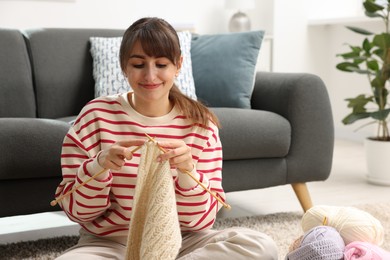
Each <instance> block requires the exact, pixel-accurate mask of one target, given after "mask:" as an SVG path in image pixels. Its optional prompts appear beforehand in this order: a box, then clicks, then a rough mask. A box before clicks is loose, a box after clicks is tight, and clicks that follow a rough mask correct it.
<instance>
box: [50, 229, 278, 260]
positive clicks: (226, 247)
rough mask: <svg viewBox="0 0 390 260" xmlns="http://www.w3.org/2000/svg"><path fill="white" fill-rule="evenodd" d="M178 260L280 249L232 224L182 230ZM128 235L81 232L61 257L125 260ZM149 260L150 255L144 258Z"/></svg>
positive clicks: (267, 254) (267, 259) (257, 255)
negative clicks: (116, 235) (102, 235)
mask: <svg viewBox="0 0 390 260" xmlns="http://www.w3.org/2000/svg"><path fill="white" fill-rule="evenodd" d="M182 237H183V242H182V247H181V249H180V253H179V255H178V257H177V259H178V260H195V259H196V260H203V259H204V260H206V259H207V260H209V259H212V260H229V259H234V260H240V259H242V260H250V259H256V260H277V259H278V249H277V246H276V244H275V242H274V241H273V240H272V239H271V238H270V237H269V236H267V235H265V234H263V233H260V232H257V231H254V230H251V229H247V228H229V229H225V230H206V231H200V232H188V233H183V235H182ZM126 239H127V238H121V239H115V240H114V239H108V238H103V237H96V236H92V235H89V234H86V233H85V232H80V240H79V242H78V244H77V245H75V246H74V247H72V248H70V249H68V250H67V251H66V252H65V253H64V254H63V255H61V256H59V257H58V258H57V259H58V260H74V259H77V260H89V259H91V260H98V259H118V260H124V258H125V256H126ZM145 260H147V259H145Z"/></svg>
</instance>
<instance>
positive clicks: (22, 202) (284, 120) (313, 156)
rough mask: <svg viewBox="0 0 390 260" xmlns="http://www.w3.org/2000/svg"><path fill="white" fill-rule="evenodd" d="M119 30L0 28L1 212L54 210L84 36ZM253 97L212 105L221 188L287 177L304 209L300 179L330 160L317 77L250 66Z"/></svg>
mask: <svg viewBox="0 0 390 260" xmlns="http://www.w3.org/2000/svg"><path fill="white" fill-rule="evenodd" d="M122 32H123V31H121V30H110V29H37V30H28V31H26V32H23V33H22V32H21V31H19V30H13V29H0V63H1V66H0V92H1V95H0V205H1V208H0V217H4V216H14V215H22V214H31V213H39V212H47V211H54V210H59V207H58V206H57V207H51V206H50V205H49V203H50V201H51V200H52V199H53V197H54V191H55V188H56V186H57V185H58V183H59V182H60V180H61V168H60V152H61V144H62V140H63V138H64V136H65V134H66V132H67V131H68V128H69V121H70V120H71V119H73V118H74V116H75V115H77V114H78V113H79V111H80V109H81V108H82V107H83V106H84V105H85V104H86V103H87V102H88V101H89V100H91V99H93V97H94V79H93V76H92V57H91V54H90V51H89V37H90V36H120V35H122ZM195 84H196V82H195ZM205 101H206V102H207V100H205ZM251 106H252V109H241V108H220V107H218V108H217V107H215V108H212V109H213V111H214V112H215V113H216V114H217V116H218V117H219V119H220V121H221V124H222V129H221V131H220V135H221V140H222V144H223V148H224V168H223V177H224V178H223V185H224V187H225V190H226V192H231V191H241V190H248V189H259V188H265V187H272V186H277V185H285V184H293V187H294V190H295V192H296V193H297V195H298V198H299V199H300V202H301V205H302V207H303V208H304V210H306V209H307V208H309V207H310V206H311V201H310V197H309V194H308V191H307V189H306V185H305V183H306V182H311V181H321V180H326V179H327V178H328V176H329V174H330V170H331V164H332V153H333V144H334V140H333V139H334V133H333V120H332V114H331V108H330V102H329V98H328V94H327V90H326V87H325V85H324V83H323V82H322V80H321V79H320V78H319V77H317V76H315V75H311V74H306V73H289V74H287V73H270V72H258V73H257V75H256V79H255V87H254V90H253V94H252V97H251ZM280 199H281V200H282V199H283V197H282V196H281V197H280Z"/></svg>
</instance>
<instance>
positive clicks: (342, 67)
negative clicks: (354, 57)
mask: <svg viewBox="0 0 390 260" xmlns="http://www.w3.org/2000/svg"><path fill="white" fill-rule="evenodd" d="M336 68H337V69H339V70H341V71H346V72H353V71H354V70H352V69H351V68H357V69H358V68H359V66H358V65H356V64H355V63H352V62H341V63H339V64H337V65H336Z"/></svg>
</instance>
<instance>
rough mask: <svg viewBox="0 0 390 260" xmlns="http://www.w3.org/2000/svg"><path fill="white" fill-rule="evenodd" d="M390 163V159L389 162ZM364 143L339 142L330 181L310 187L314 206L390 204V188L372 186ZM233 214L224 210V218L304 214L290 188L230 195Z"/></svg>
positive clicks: (314, 183) (228, 199)
mask: <svg viewBox="0 0 390 260" xmlns="http://www.w3.org/2000/svg"><path fill="white" fill-rule="evenodd" d="M389 159H390V158H389ZM365 175H366V163H365V155H364V147H363V144H362V143H359V142H354V141H348V140H336V141H335V149H334V157H333V167H332V171H331V175H330V177H329V178H328V180H326V181H323V182H312V183H308V184H307V185H308V188H309V192H310V194H311V198H312V201H313V204H315V205H333V206H351V205H356V204H364V203H372V202H378V201H381V202H385V201H387V202H388V201H389V200H390V198H389V197H390V186H378V185H373V184H369V183H368V182H367V181H366V178H365ZM227 202H228V203H229V204H230V205H231V206H232V210H230V211H228V210H225V209H222V210H221V211H220V214H219V215H220V216H221V217H240V216H252V215H263V214H271V213H277V212H288V211H300V210H301V206H300V204H299V202H298V200H297V199H296V196H295V193H294V191H293V190H292V187H291V186H290V185H286V186H278V187H272V188H267V189H261V190H253V191H245V192H233V193H228V194H227Z"/></svg>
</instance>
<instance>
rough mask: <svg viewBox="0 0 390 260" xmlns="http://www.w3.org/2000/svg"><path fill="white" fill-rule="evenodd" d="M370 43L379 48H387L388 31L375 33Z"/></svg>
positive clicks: (388, 40)
mask: <svg viewBox="0 0 390 260" xmlns="http://www.w3.org/2000/svg"><path fill="white" fill-rule="evenodd" d="M372 43H373V44H374V45H375V46H378V47H379V48H380V49H388V48H389V47H390V35H389V34H388V33H381V34H378V35H375V36H374V39H373V41H372Z"/></svg>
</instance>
